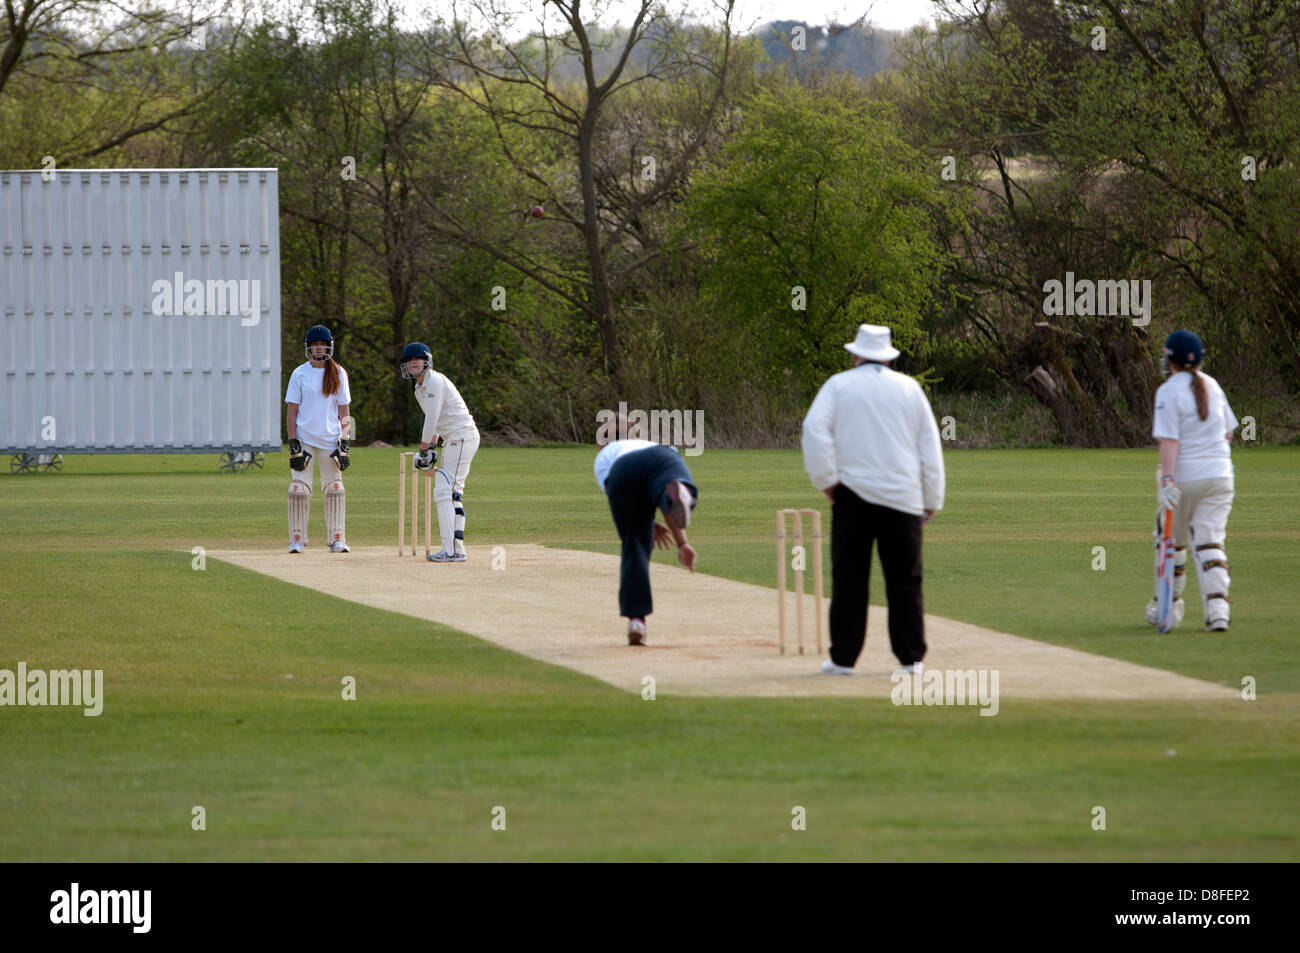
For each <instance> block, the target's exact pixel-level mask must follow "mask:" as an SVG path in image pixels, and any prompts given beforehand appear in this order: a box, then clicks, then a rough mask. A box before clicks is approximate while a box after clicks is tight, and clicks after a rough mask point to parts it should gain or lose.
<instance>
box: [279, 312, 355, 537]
mask: <svg viewBox="0 0 1300 953" xmlns="http://www.w3.org/2000/svg"><path fill="white" fill-rule="evenodd" d="M306 351H307V362H306V363H305V364H300V365H298V367H296V368H294V371H293V374H291V375H290V376H289V387H288V389H287V390H286V391H285V395H284V402H285V404H287V405H288V409H287V410H286V411H285V422H286V425H287V427H288V431H289V469H290V470H291V471H293V479H291V480H290V481H289V552H291V553H301V552H302V551H303V550H305V549H306V548H307V517H308V514H309V513H310V512H311V484H312V472H313V470H314V466H313V462H319V464H320V482H321V490H322V492H323V494H324V496H325V535H326V538H327V539H328V540H329V548H330V552H332V553H346V552H350V551H351V550H349V549H348V543H347V536H346V535H345V533H344V522H345V519H344V517H345V515H346V507H345V505H344V500H345V496H344V488H343V471H344V470H346V469H347V468H348V463H349V462H350V461H349V456H348V433H347V431H346V430H345V429H344V421H345V420H346V419H347V416H348V406H349V405H350V404H351V403H352V394H351V391H350V390H349V389H348V372H347V371H345V370H344V369H343V368H342V367H341V366H340V365H339V364H338V362H337V361H335V360H334V335H332V334H331V333H330V329H329V328H327V327H325V325H323V324H318V325H316V326H315V327H313V328H311V329H310V330H309V331H308V332H307V340H306Z"/></svg>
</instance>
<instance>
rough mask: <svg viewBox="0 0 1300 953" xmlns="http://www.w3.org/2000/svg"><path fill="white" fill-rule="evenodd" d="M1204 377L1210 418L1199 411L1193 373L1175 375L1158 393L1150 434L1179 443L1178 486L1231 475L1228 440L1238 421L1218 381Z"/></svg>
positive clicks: (1175, 473) (1230, 452)
mask: <svg viewBox="0 0 1300 953" xmlns="http://www.w3.org/2000/svg"><path fill="white" fill-rule="evenodd" d="M1198 373H1200V372H1198ZM1201 378H1202V379H1203V380H1204V381H1205V388H1206V390H1207V391H1208V392H1209V395H1210V415H1209V416H1208V417H1206V418H1205V419H1204V420H1202V419H1201V415H1200V414H1199V413H1197V411H1196V394H1194V393H1193V392H1192V374H1191V372H1190V371H1179V372H1178V373H1177V374H1174V375H1172V376H1171V377H1170V378H1169V380H1167V381H1165V382H1164V383H1163V384H1161V385H1160V389H1159V390H1157V391H1156V411H1155V414H1154V415H1153V416H1152V420H1151V435H1152V436H1153V437H1155V438H1156V439H1157V440H1159V439H1161V438H1162V437H1163V438H1165V439H1167V440H1177V441H1178V462H1177V463H1176V464H1175V465H1174V482H1175V483H1182V482H1184V481H1186V480H1212V479H1214V478H1216V477H1230V476H1232V450H1231V448H1230V447H1229V446H1228V441H1227V440H1226V439H1225V438H1226V435H1227V434H1229V433H1231V432H1232V431H1234V430H1236V429H1237V418H1236V417H1235V416H1233V413H1232V408H1231V407H1229V406H1228V398H1227V397H1225V396H1224V395H1223V388H1222V387H1220V386H1219V382H1218V381H1216V380H1215V379H1214V378H1213V377H1211V376H1210V375H1209V374H1201Z"/></svg>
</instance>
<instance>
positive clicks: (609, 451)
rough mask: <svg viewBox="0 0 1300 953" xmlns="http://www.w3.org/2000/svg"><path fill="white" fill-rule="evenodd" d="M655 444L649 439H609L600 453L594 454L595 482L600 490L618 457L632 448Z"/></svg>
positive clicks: (602, 490)
mask: <svg viewBox="0 0 1300 953" xmlns="http://www.w3.org/2000/svg"><path fill="white" fill-rule="evenodd" d="M657 446H659V444H657V443H655V442H653V441H651V440H611V441H610V442H609V443H607V444H605V446H603V447H602V448H601V450H600V453H598V454H596V468H595V469H596V482H597V483H599V484H600V489H601V492H602V493H603V492H604V491H605V481H606V480H608V479H609V471H610V470H612V469H614V462H615V461H616V460H618V458H619V457H621V456H623V454H625V453H631V452H632V451H634V450H644V449H645V448H646V447H657Z"/></svg>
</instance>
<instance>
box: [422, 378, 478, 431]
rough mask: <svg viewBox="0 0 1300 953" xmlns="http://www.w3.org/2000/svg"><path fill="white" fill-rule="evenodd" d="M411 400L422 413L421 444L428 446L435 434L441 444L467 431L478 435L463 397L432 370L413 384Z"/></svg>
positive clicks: (451, 384)
mask: <svg viewBox="0 0 1300 953" xmlns="http://www.w3.org/2000/svg"><path fill="white" fill-rule="evenodd" d="M415 399H416V400H417V401H419V402H420V409H421V410H423V411H424V430H423V431H422V432H421V435H420V442H421V443H430V442H432V441H433V437H434V435H435V434H437V435H439V436H441V437H442V439H443V441H444V442H450V441H452V440H455V439H456V438H457V437H460V436H464V435H467V434H469V433H471V432H473V433H478V427H477V425H475V423H474V418H473V417H471V416H470V413H469V408H468V407H466V406H465V398H463V397H461V396H460V391H458V390H457V389H456V385H455V384H453V383H452V382H451V381H450V380H448V379H447V375H446V374H442V373H439V372H438V371H435V370H434V369H433V368H429V370H427V371H425V372H424V376H423V377H421V378H420V380H419V381H417V382H416V385H415Z"/></svg>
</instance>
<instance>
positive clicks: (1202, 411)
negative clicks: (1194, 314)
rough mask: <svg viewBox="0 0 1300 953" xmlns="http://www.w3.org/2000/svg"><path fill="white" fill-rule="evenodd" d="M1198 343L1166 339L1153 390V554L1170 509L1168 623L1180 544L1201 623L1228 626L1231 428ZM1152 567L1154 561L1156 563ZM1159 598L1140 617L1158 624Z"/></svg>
mask: <svg viewBox="0 0 1300 953" xmlns="http://www.w3.org/2000/svg"><path fill="white" fill-rule="evenodd" d="M1204 357H1205V348H1204V346H1203V345H1202V344H1201V339H1200V338H1199V337H1197V336H1196V335H1195V334H1193V333H1192V332H1191V331H1175V332H1174V333H1173V334H1171V335H1169V337H1168V338H1167V339H1166V340H1165V346H1164V353H1163V357H1162V360H1161V369H1162V370H1163V371H1165V373H1168V372H1169V371H1173V375H1172V376H1171V377H1170V378H1169V379H1168V380H1167V381H1165V383H1163V384H1161V385H1160V389H1159V390H1157V391H1156V408H1155V414H1154V419H1153V420H1152V425H1151V433H1152V436H1154V437H1155V438H1156V439H1157V440H1158V441H1159V442H1160V469H1159V470H1158V471H1157V474H1156V479H1157V482H1158V484H1159V492H1158V498H1159V504H1160V508H1159V509H1158V510H1157V511H1156V554H1157V560H1158V559H1159V549H1160V525H1161V519H1162V517H1163V514H1164V511H1165V510H1166V509H1172V510H1173V513H1174V527H1173V529H1174V544H1175V547H1176V549H1175V555H1174V586H1173V595H1174V604H1173V624H1174V625H1175V626H1176V625H1178V624H1179V623H1180V622H1181V621H1182V620H1183V612H1184V610H1185V608H1186V607H1185V606H1184V604H1183V598H1182V596H1183V587H1184V586H1186V585H1187V547H1188V546H1189V545H1190V546H1191V547H1192V554H1193V556H1194V558H1195V560H1196V579H1197V583H1198V584H1199V586H1200V590H1201V608H1202V609H1203V610H1204V613H1205V628H1206V629H1207V630H1208V631H1211V632H1226V631H1227V629H1228V617H1229V611H1228V605H1229V600H1228V585H1229V583H1230V582H1231V580H1230V579H1229V577H1228V562H1227V558H1228V557H1227V553H1226V552H1225V550H1224V543H1225V541H1226V537H1227V530H1228V513H1229V511H1230V510H1231V509H1232V496H1233V471H1232V451H1231V446H1230V445H1231V442H1232V432H1233V431H1234V430H1236V429H1237V418H1236V417H1235V416H1233V413H1232V408H1231V407H1229V406H1228V399H1227V398H1226V397H1225V396H1224V395H1223V389H1222V388H1221V387H1219V383H1218V381H1216V380H1215V379H1214V378H1213V377H1210V376H1209V375H1207V374H1203V373H1201V371H1200V366H1201V361H1202V360H1203V359H1204ZM1156 571H1157V573H1158V572H1159V566H1158V565H1157V567H1156ZM1158 610H1159V600H1158V599H1152V600H1151V602H1150V603H1148V604H1147V621H1148V622H1150V623H1151V624H1152V625H1157V624H1158V623H1159V618H1158Z"/></svg>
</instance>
